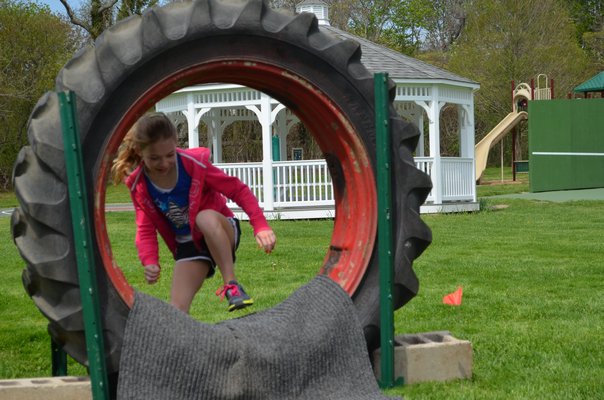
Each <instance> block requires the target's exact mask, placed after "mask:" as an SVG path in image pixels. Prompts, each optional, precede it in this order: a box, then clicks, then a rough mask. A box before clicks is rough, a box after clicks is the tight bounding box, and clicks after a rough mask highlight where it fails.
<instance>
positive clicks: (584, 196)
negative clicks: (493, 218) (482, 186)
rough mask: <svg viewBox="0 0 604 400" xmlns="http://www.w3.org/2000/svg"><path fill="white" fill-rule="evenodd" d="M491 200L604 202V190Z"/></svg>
mask: <svg viewBox="0 0 604 400" xmlns="http://www.w3.org/2000/svg"><path fill="white" fill-rule="evenodd" d="M489 198H498V199H528V200H542V201H553V202H557V203H562V202H565V201H580V200H601V201H604V188H600V189H581V190H558V191H554V192H539V193H513V194H502V195H499V196H491V197H489Z"/></svg>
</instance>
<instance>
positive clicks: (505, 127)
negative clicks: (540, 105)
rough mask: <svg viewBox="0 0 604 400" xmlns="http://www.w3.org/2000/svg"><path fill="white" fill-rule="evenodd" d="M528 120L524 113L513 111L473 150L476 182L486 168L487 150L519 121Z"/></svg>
mask: <svg viewBox="0 0 604 400" xmlns="http://www.w3.org/2000/svg"><path fill="white" fill-rule="evenodd" d="M526 119H528V114H527V113H526V111H520V112H516V111H513V112H511V113H509V114H508V115H506V117H505V118H504V119H502V120H501V122H500V123H498V124H497V126H496V127H495V128H493V130H491V132H489V133H488V134H487V135H486V136H485V137H484V138H482V140H481V141H480V142H478V144H477V145H476V146H475V148H474V154H475V159H476V164H475V165H476V166H475V171H476V180H477V181H478V180H479V179H480V177H481V176H482V173H483V172H484V170H485V168H486V167H487V158H488V157H489V150H491V148H493V146H495V145H496V144H497V143H499V141H500V140H501V139H502V138H503V137H504V136H505V135H506V134H507V133H508V132H509V131H510V130H511V129H512V128H513V127H515V126H516V125H517V124H518V123H519V122H520V121H523V120H526Z"/></svg>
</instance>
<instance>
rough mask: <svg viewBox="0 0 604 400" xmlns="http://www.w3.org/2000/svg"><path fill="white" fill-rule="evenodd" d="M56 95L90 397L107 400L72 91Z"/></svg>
mask: <svg viewBox="0 0 604 400" xmlns="http://www.w3.org/2000/svg"><path fill="white" fill-rule="evenodd" d="M58 96H59V105H60V111H61V125H62V128H63V146H64V149H65V166H66V170H67V181H68V187H69V202H70V206H71V221H72V226H73V237H74V247H75V252H76V259H77V268H78V277H79V281H80V297H81V299H82V312H83V313H84V329H85V334H86V352H87V354H88V370H89V374H90V384H91V389H92V398H93V399H94V400H108V399H109V387H108V383H107V369H106V366H105V352H104V345H103V329H102V326H101V325H102V323H101V312H100V302H99V296H98V289H97V281H96V273H95V269H94V265H93V261H94V254H93V251H92V246H91V244H92V234H91V230H90V223H89V221H88V215H89V213H88V201H87V196H86V182H85V178H84V163H83V161H82V153H81V149H80V139H79V129H78V124H77V118H76V114H77V111H76V98H75V94H74V93H73V92H60V93H58Z"/></svg>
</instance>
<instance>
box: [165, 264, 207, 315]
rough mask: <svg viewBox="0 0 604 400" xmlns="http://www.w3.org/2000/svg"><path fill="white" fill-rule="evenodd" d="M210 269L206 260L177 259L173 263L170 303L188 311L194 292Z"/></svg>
mask: <svg viewBox="0 0 604 400" xmlns="http://www.w3.org/2000/svg"><path fill="white" fill-rule="evenodd" d="M209 271H210V264H208V262H206V261H201V260H191V261H178V262H176V264H174V273H173V275H172V290H171V292H170V303H171V304H172V305H173V306H175V307H176V308H178V309H179V310H181V311H184V312H186V313H187V314H188V313H189V309H190V308H191V303H192V302H193V298H194V297H195V294H196V293H197V292H198V291H199V289H201V285H202V284H203V281H204V280H205V279H206V276H207V275H208V272H209Z"/></svg>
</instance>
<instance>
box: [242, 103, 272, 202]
mask: <svg viewBox="0 0 604 400" xmlns="http://www.w3.org/2000/svg"><path fill="white" fill-rule="evenodd" d="M246 108H247V109H248V110H250V111H253V112H254V113H255V114H256V116H257V117H258V120H259V122H260V125H261V126H262V178H263V182H264V185H263V190H264V211H273V210H274V209H275V208H274V205H273V204H274V201H273V192H274V191H273V188H274V182H273V156H272V147H273V146H272V141H271V130H272V126H271V125H272V124H271V122H272V121H271V117H272V110H271V98H270V97H269V96H268V95H266V94H265V93H261V96H260V109H258V107H257V106H246Z"/></svg>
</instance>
